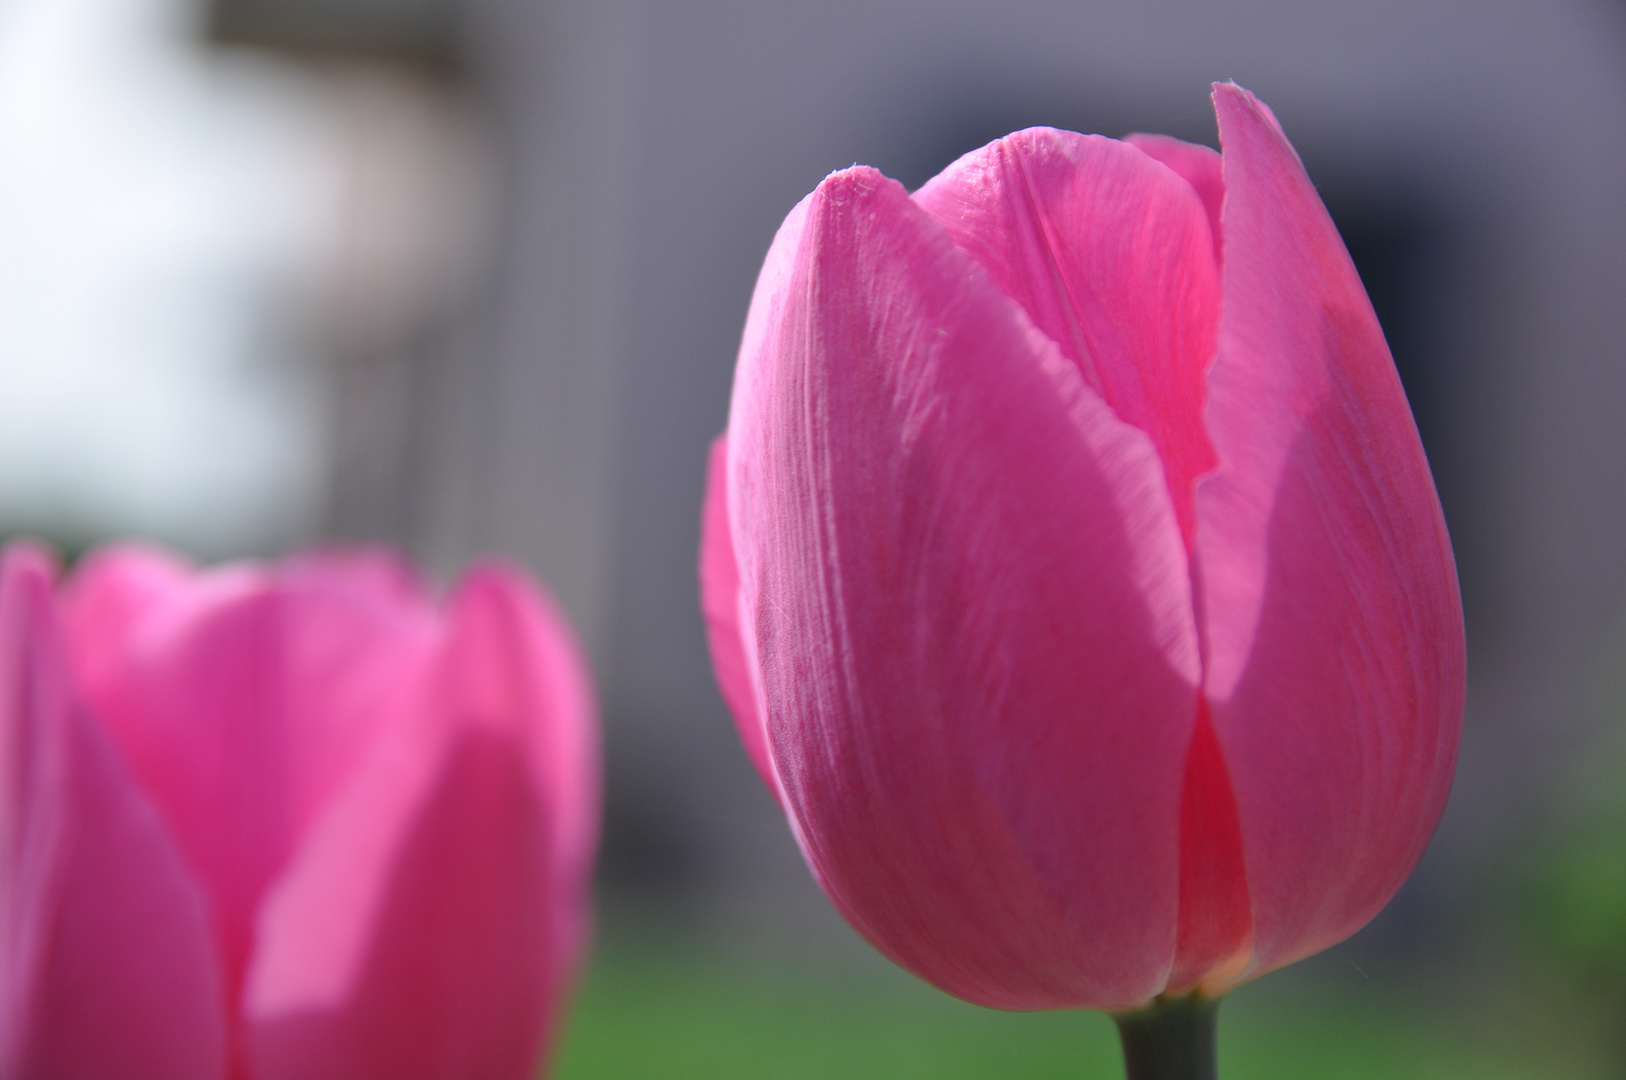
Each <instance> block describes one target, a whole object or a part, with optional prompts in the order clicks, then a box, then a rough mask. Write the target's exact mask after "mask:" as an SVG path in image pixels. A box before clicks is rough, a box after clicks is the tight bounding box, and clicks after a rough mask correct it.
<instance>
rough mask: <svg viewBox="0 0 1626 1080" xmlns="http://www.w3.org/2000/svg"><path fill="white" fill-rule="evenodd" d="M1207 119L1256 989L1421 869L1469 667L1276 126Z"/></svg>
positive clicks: (1354, 288)
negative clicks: (1214, 153)
mask: <svg viewBox="0 0 1626 1080" xmlns="http://www.w3.org/2000/svg"><path fill="white" fill-rule="evenodd" d="M1214 103H1215V107H1216V109H1217V111H1218V114H1219V127H1220V139H1221V142H1222V144H1223V146H1224V172H1225V193H1226V194H1225V210H1224V218H1225V220H1224V231H1225V266H1224V282H1225V304H1224V319H1223V322H1222V324H1221V329H1220V346H1219V357H1218V359H1217V361H1216V362H1215V364H1214V367H1213V370H1212V372H1211V374H1210V376H1209V393H1210V402H1209V410H1208V423H1209V429H1210V432H1211V434H1212V438H1213V442H1214V447H1215V450H1216V452H1217V453H1218V455H1219V459H1220V463H1221V464H1220V468H1219V471H1218V472H1217V474H1216V475H1215V476H1213V477H1212V478H1211V479H1209V480H1207V481H1206V482H1204V483H1203V484H1202V485H1201V486H1200V488H1199V491H1198V497H1197V506H1198V520H1199V526H1198V528H1199V533H1198V536H1199V549H1198V550H1199V561H1200V566H1201V577H1202V581H1203V584H1204V587H1205V592H1206V604H1205V610H1206V618H1207V628H1206V635H1205V643H1206V647H1207V690H1208V694H1209V696H1210V699H1211V701H1212V703H1213V717H1214V724H1215V729H1216V732H1217V734H1218V736H1219V740H1220V743H1221V745H1222V747H1223V749H1224V753H1225V757H1226V761H1227V764H1228V766H1229V768H1230V772H1231V777H1232V781H1233V784H1234V789H1235V793H1236V798H1237V809H1238V813H1239V816H1240V820H1241V828H1242V838H1243V851H1244V858H1245V861H1246V865H1247V878H1248V882H1249V887H1250V892H1251V895H1252V897H1253V907H1254V933H1255V957H1254V970H1255V971H1262V970H1268V969H1270V968H1273V967H1278V966H1280V965H1282V964H1285V963H1288V962H1290V961H1292V960H1294V959H1297V958H1299V957H1302V956H1305V955H1308V954H1310V953H1313V952H1315V951H1317V950H1318V949H1321V948H1325V947H1326V946H1327V945H1329V944H1331V943H1333V942H1335V941H1338V940H1340V939H1342V938H1344V937H1345V936H1347V935H1348V934H1350V933H1352V932H1353V931H1354V930H1356V929H1357V928H1358V927H1360V926H1361V925H1362V924H1363V923H1365V922H1366V921H1367V920H1368V919H1370V918H1371V916H1372V915H1373V914H1374V913H1376V911H1377V910H1378V908H1379V907H1381V906H1382V905H1383V903H1384V902H1385V901H1387V900H1388V898H1389V897H1390V896H1391V895H1392V894H1393V893H1394V891H1395V890H1396V889H1397V888H1398V887H1399V885H1400V883H1401V882H1402V881H1403V880H1404V879H1405V876H1406V875H1407V874H1408V873H1409V872H1410V870H1411V868H1412V866H1413V865H1414V864H1415V863H1416V861H1417V859H1418V857H1419V856H1420V855H1421V853H1422V851H1423V848H1424V846H1425V845H1426V844H1427V842H1428V838H1429V836H1430V835H1431V833H1432V832H1433V829H1434V825H1435V823H1436V822H1437V820H1438V818H1439V815H1440V812H1441V810H1442V808H1443V806H1444V803H1445V797H1446V793H1447V789H1448V787H1449V784H1450V776H1451V767H1452V763H1453V760H1454V756H1455V748H1456V743H1457V737H1458V732H1459V728H1460V723H1461V716H1462V707H1463V684H1464V679H1463V671H1464V659H1463V650H1464V647H1463V631H1462V613H1461V607H1460V603H1459V601H1458V596H1457V588H1456V573H1455V569H1454V565H1453V562H1452V557H1451V549H1450V544H1449V541H1448V539H1447V537H1446V531H1445V523H1444V519H1443V518H1442V516H1441V513H1440V507H1439V502H1438V499H1437V498H1436V496H1435V493H1434V485H1433V482H1432V480H1431V479H1430V476H1429V471H1428V464H1427V462H1426V461H1425V460H1424V457H1423V451H1422V447H1421V445H1420V443H1419V441H1418V438H1417V431H1416V428H1415V426H1414V424H1413V422H1412V418H1411V413H1410V411H1409V409H1408V408H1407V405H1406V399H1405V395H1404V393H1403V391H1402V390H1401V387H1400V382H1399V380H1398V378H1397V377H1396V375H1395V369H1394V364H1393V362H1392V361H1391V360H1390V357H1389V351H1388V348H1387V347H1386V346H1385V344H1384V341H1383V335H1382V332H1381V331H1380V329H1379V327H1378V323H1377V320H1376V318H1375V317H1374V316H1373V314H1372V308H1371V305H1370V304H1369V303H1368V301H1367V298H1366V294H1365V292H1364V291H1363V290H1362V288H1361V284H1360V281H1359V279H1358V278H1357V276H1356V273H1355V269H1354V267H1353V266H1352V265H1351V263H1350V260H1349V256H1348V254H1347V253H1346V252H1345V250H1344V246H1343V244H1342V243H1341V242H1340V240H1339V237H1338V233H1337V231H1336V230H1335V229H1334V227H1333V224H1332V222H1331V220H1330V219H1329V218H1328V216H1327V213H1326V210H1325V209H1324V208H1323V207H1322V205H1321V201H1320V199H1318V198H1317V196H1316V193H1315V189H1314V188H1313V187H1312V186H1311V184H1310V181H1309V179H1308V178H1307V177H1306V176H1305V173H1304V169H1303V167H1302V166H1301V165H1300V163H1299V160H1298V156H1297V155H1296V154H1295V153H1294V151H1293V148H1292V147H1291V146H1290V145H1289V144H1288V142H1287V139H1286V138H1285V137H1284V136H1283V134H1282V132H1281V129H1280V128H1279V127H1278V126H1277V124H1276V122H1275V120H1274V118H1273V117H1271V116H1270V114H1269V112H1268V110H1266V109H1265V108H1264V107H1263V106H1262V105H1260V104H1259V102H1257V101H1256V100H1255V99H1254V98H1253V96H1252V95H1250V94H1249V93H1247V91H1245V90H1242V89H1241V88H1239V87H1237V86H1235V85H1220V86H1216V87H1215V91H1214Z"/></svg>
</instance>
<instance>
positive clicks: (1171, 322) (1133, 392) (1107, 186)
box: [915, 128, 1220, 547]
mask: <svg viewBox="0 0 1626 1080" xmlns="http://www.w3.org/2000/svg"><path fill="white" fill-rule="evenodd" d="M915 201H916V202H917V203H919V204H920V205H921V206H923V207H924V208H925V209H926V210H927V211H928V212H929V213H930V214H931V215H932V216H933V217H934V218H936V219H937V220H938V222H940V223H941V224H942V226H943V227H944V228H945V229H947V230H948V232H949V235H950V236H952V237H953V238H954V241H955V243H957V244H959V245H960V246H961V247H962V248H964V249H965V250H966V251H967V252H969V253H970V254H971V255H972V257H973V258H975V259H976V260H977V262H978V263H980V264H981V265H982V266H983V268H984V269H986V270H987V271H988V273H989V275H990V276H991V277H992V278H993V280H994V282H995V284H997V285H998V286H999V287H1000V288H1001V289H1002V290H1004V292H1005V293H1006V295H1008V296H1010V297H1012V298H1013V299H1015V300H1016V301H1017V302H1018V303H1020V304H1021V305H1022V307H1023V309H1024V310H1026V312H1027V314H1028V316H1029V317H1030V318H1031V319H1032V320H1033V322H1034V325H1036V326H1037V327H1038V328H1039V329H1040V330H1042V331H1043V332H1044V333H1046V334H1047V335H1049V337H1050V338H1051V340H1052V341H1054V342H1055V343H1056V344H1057V346H1059V347H1060V349H1061V351H1062V353H1063V354H1064V355H1066V356H1067V357H1068V358H1069V359H1071V360H1072V361H1073V362H1074V363H1076V364H1077V365H1078V366H1079V369H1080V370H1081V371H1082V372H1083V373H1084V378H1085V380H1086V381H1087V382H1088V383H1089V384H1090V386H1091V387H1093V388H1094V389H1095V391H1096V392H1097V393H1099V394H1100V395H1101V396H1102V397H1103V398H1104V399H1105V400H1106V402H1107V404H1109V405H1111V406H1112V408H1113V410H1114V411H1115V412H1116V413H1117V415H1118V417H1119V418H1120V419H1122V420H1124V421H1126V422H1127V423H1130V424H1133V425H1134V426H1135V427H1137V428H1139V429H1141V430H1142V431H1144V432H1146V433H1147V434H1148V435H1150V436H1151V438H1152V442H1153V445H1155V446H1156V447H1157V451H1158V456H1159V458H1160V460H1161V461H1162V462H1163V466H1164V468H1165V470H1166V471H1167V476H1168V485H1169V495H1170V498H1171V499H1172V500H1173V502H1174V506H1175V510H1176V512H1177V513H1178V514H1179V518H1180V526H1181V530H1182V532H1183V533H1184V535H1185V536H1186V538H1187V544H1188V547H1189V544H1190V539H1191V536H1192V533H1193V530H1194V528H1195V520H1196V519H1195V512H1194V509H1193V503H1192V499H1193V494H1192V493H1193V484H1194V482H1195V481H1196V479H1197V477H1199V476H1200V475H1202V474H1203V473H1205V472H1207V471H1208V470H1209V469H1210V468H1212V467H1213V464H1214V455H1213V451H1212V450H1211V449H1210V447H1209V445H1208V437H1207V434H1206V432H1205V430H1204V427H1203V418H1202V410H1203V372H1204V371H1205V370H1206V369H1207V367H1208V364H1209V363H1210V361H1212V360H1213V358H1214V344H1215V335H1216V333H1217V331H1218V327H1219V300H1220V282H1219V273H1218V268H1217V265H1216V262H1215V259H1214V255H1213V252H1214V239H1213V235H1212V232H1211V230H1210V228H1209V226H1208V219H1207V215H1206V214H1205V212H1204V209H1203V205H1202V203H1201V201H1199V199H1198V198H1197V195H1196V193H1195V192H1194V191H1193V189H1192V185H1191V184H1189V183H1186V182H1183V181H1182V179H1181V177H1180V176H1177V175H1175V174H1174V173H1173V172H1171V171H1170V170H1169V169H1167V168H1165V167H1164V166H1163V165H1161V164H1159V163H1158V162H1156V161H1154V160H1152V159H1151V158H1150V157H1148V156H1147V155H1146V154H1145V153H1142V152H1140V151H1138V150H1136V149H1135V148H1134V147H1131V146H1126V145H1124V144H1123V143H1121V142H1118V141H1117V140H1115V139H1106V138H1102V137H1101V136H1099V135H1079V134H1076V133H1074V132H1070V131H1057V130H1055V129H1053V128H1030V129H1028V130H1026V131H1019V132H1017V133H1016V134H1014V135H1009V136H1007V137H1005V138H1003V139H999V140H996V141H995V142H992V143H990V144H988V145H987V146H985V147H983V148H982V149H981V150H976V151H973V152H972V153H969V154H967V155H966V156H964V157H962V158H961V159H960V160H959V161H957V162H955V163H954V164H953V165H950V166H949V167H948V168H947V169H945V170H944V171H943V172H942V173H941V174H939V175H938V176H936V177H934V178H933V179H931V180H929V181H927V183H926V184H925V186H924V187H922V188H921V189H920V190H919V191H918V192H916V194H915Z"/></svg>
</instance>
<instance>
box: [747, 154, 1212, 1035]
mask: <svg viewBox="0 0 1626 1080" xmlns="http://www.w3.org/2000/svg"><path fill="white" fill-rule="evenodd" d="M1137 156H1138V155H1137ZM1171 179H1172V178H1171ZM1187 197H1188V198H1189V197H1190V195H1189V192H1187ZM1191 201H1192V203H1193V204H1195V199H1194V198H1192V199H1191ZM797 213H798V215H799V216H795V217H793V219H792V221H790V222H787V224H786V227H785V228H786V230H792V229H793V230H795V232H796V233H797V234H799V235H795V237H794V242H793V243H791V242H786V241H787V236H786V231H785V230H781V242H776V248H779V249H780V250H781V252H782V253H788V260H789V264H790V265H789V272H788V273H783V274H781V275H780V276H779V282H778V287H777V288H775V289H772V290H769V291H768V292H767V293H766V294H765V293H764V290H763V289H762V288H760V287H759V289H758V293H757V297H756V299H755V300H754V302H753V313H752V317H753V319H759V320H760V322H759V323H758V325H759V326H760V328H761V329H760V332H758V333H756V334H755V335H753V334H751V333H749V332H748V334H747V337H746V343H745V347H744V349H742V353H741V358H740V371H739V375H738V377H737V379H736V383H735V395H734V400H733V407H732V412H731V415H730V420H729V436H728V437H729V440H730V447H729V449H730V461H729V475H728V482H729V491H728V499H729V504H730V514H731V517H732V519H733V521H734V523H735V526H736V527H735V529H734V533H733V535H734V539H735V541H736V542H737V544H738V547H737V548H736V555H737V556H738V561H739V569H740V573H741V580H742V592H743V594H744V595H745V596H746V603H745V605H744V613H745V614H746V615H747V616H748V618H747V619H746V622H745V625H746V627H747V628H748V631H749V634H750V636H751V637H752V638H753V639H754V642H755V650H756V652H755V655H756V658H757V664H758V675H759V679H760V685H761V687H762V701H763V702H764V704H765V707H766V713H767V728H768V732H769V741H770V746H771V753H772V756H773V762H774V765H775V769H776V772H777V775H778V777H779V780H780V782H781V784H782V785H783V789H784V802H785V804H786V806H787V808H788V810H789V811H790V814H791V817H792V823H793V827H794V828H795V829H796V831H797V835H798V839H799V840H800V842H801V844H802V846H803V850H804V852H805V854H806V856H807V858H808V860H809V862H810V864H811V866H812V867H813V870H814V872H815V874H816V875H817V876H818V878H819V880H820V883H821V884H822V885H823V887H824V888H825V890H826V892H827V893H828V894H829V895H830V897H831V899H832V900H833V901H834V902H835V904H836V905H837V906H838V907H839V908H840V909H841V910H842V911H843V913H844V914H845V915H846V916H847V918H848V919H849V921H851V922H852V923H853V924H854V925H855V926H856V927H858V928H859V929H860V930H861V931H862V932H863V933H864V934H865V935H866V936H867V937H868V938H869V939H870V940H871V941H872V942H873V943H875V944H876V945H877V946H878V947H879V948H880V949H882V950H883V951H884V952H886V953H887V954H888V955H889V956H891V957H892V958H893V959H895V960H897V961H898V962H899V963H901V964H903V965H904V966H906V967H908V968H910V969H911V970H913V971H915V972H917V973H919V974H920V975H922V976H923V977H925V978H927V979H928V980H930V981H931V982H933V983H935V984H937V985H938V986H940V987H943V988H945V989H947V990H949V991H951V992H953V993H956V994H959V995H960V996H962V997H965V998H968V999H970V1000H973V1001H977V1002H981V1003H984V1004H989V1005H996V1006H1001V1007H1007V1008H1046V1007H1064V1006H1095V1007H1113V1006H1124V1005H1129V1004H1132V1003H1135V1002H1138V1001H1142V1000H1144V999H1146V998H1147V997H1148V996H1150V995H1152V994H1154V993H1156V992H1157V991H1158V990H1159V989H1161V987H1162V982H1163V978H1164V976H1165V975H1166V973H1167V971H1168V968H1169V964H1170V962H1171V960H1172V956H1173V950H1174V938H1175V919H1176V891H1177V880H1176V878H1177V867H1178V848H1179V840H1180V838H1179V821H1178V810H1179V802H1180V792H1181V784H1182V777H1183V772H1184V766H1185V757H1186V750H1187V746H1188V743H1189V741H1190V738H1191V733H1192V730H1193V725H1194V723H1195V717H1196V690H1195V686H1196V683H1197V680H1198V661H1197V649H1196V637H1195V629H1194V626H1193V622H1192V614H1191V598H1190V594H1189V585H1188V573H1187V567H1186V560H1185V552H1184V546H1183V544H1182V541H1181V536H1180V531H1179V527H1178V525H1177V522H1176V518H1175V514H1174V511H1173V508H1172V506H1171V504H1170V499H1169V496H1168V493H1167V488H1166V486H1165V483H1164V479H1163V473H1162V469H1161V468H1160V466H1159V463H1158V459H1157V455H1156V451H1155V449H1154V447H1153V445H1152V442H1151V440H1150V439H1148V438H1147V437H1146V436H1145V435H1144V434H1143V433H1142V432H1141V431H1139V430H1137V429H1136V428H1134V427H1133V426H1130V425H1129V424H1126V423H1123V422H1122V421H1120V420H1119V419H1117V418H1116V417H1114V416H1113V415H1112V412H1111V410H1110V409H1109V408H1108V407H1107V406H1106V405H1105V404H1104V403H1103V402H1102V401H1101V400H1100V398H1099V397H1098V396H1097V395H1096V394H1095V393H1094V392H1093V391H1092V390H1090V389H1089V387H1088V386H1086V385H1085V383H1084V381H1083V379H1082V378H1081V377H1080V373H1079V369H1078V367H1077V366H1076V365H1075V364H1073V363H1071V362H1069V361H1068V360H1067V359H1066V358H1065V357H1063V356H1062V355H1061V354H1060V353H1059V352H1058V351H1057V349H1056V348H1055V346H1054V345H1053V344H1052V343H1051V342H1050V341H1048V340H1047V339H1046V338H1045V337H1044V336H1043V335H1042V334H1041V333H1039V332H1038V331H1037V330H1036V329H1035V328H1034V327H1033V325H1032V323H1031V322H1030V321H1029V319H1028V318H1027V316H1026V315H1025V314H1024V312H1023V311H1022V309H1021V308H1020V307H1019V306H1018V305H1017V304H1016V303H1015V302H1014V301H1013V300H1011V299H1010V298H1009V297H1007V296H1005V295H1004V294H1003V293H1001V292H1000V291H999V289H998V288H996V287H995V285H994V284H993V282H992V281H991V280H990V279H989V276H988V274H987V273H985V272H984V271H983V269H982V268H981V267H979V266H978V265H977V264H976V263H975V262H974V261H973V260H972V259H971V258H970V257H969V256H968V255H967V253H966V252H965V251H963V250H961V249H960V248H959V247H957V246H956V245H955V244H954V242H953V241H952V240H951V239H950V237H949V236H948V234H947V233H945V232H944V230H943V229H942V227H941V226H940V225H938V224H937V223H936V222H935V221H933V220H932V218H931V217H929V216H928V215H927V214H926V213H925V212H924V211H923V210H921V208H920V207H919V206H917V205H916V204H915V203H914V202H912V201H911V200H910V199H909V198H908V196H907V194H906V193H905V192H904V190H903V189H902V188H901V187H900V186H899V185H898V184H896V183H895V182H893V181H891V180H887V179H886V178H884V177H882V176H881V175H879V174H878V173H876V172H874V171H873V170H869V169H856V168H855V169H851V170H847V171H844V172H841V173H837V174H834V175H833V176H831V177H830V178H828V179H827V180H825V182H824V183H823V184H821V185H820V187H819V188H818V190H817V191H815V192H814V193H813V195H812V196H810V197H809V199H808V200H806V201H804V203H803V204H802V206H801V207H799V208H798V212H797ZM1200 224H1201V222H1200V220H1199V225H1200ZM1203 243H1204V245H1206V243H1207V239H1206V236H1204V237H1203ZM1204 257H1205V258H1206V257H1207V256H1206V254H1205V256H1204ZM764 312H766V314H763V313H764ZM967 882H975V883H978V884H977V887H975V888H971V887H968V886H967V884H966V883H967Z"/></svg>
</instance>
